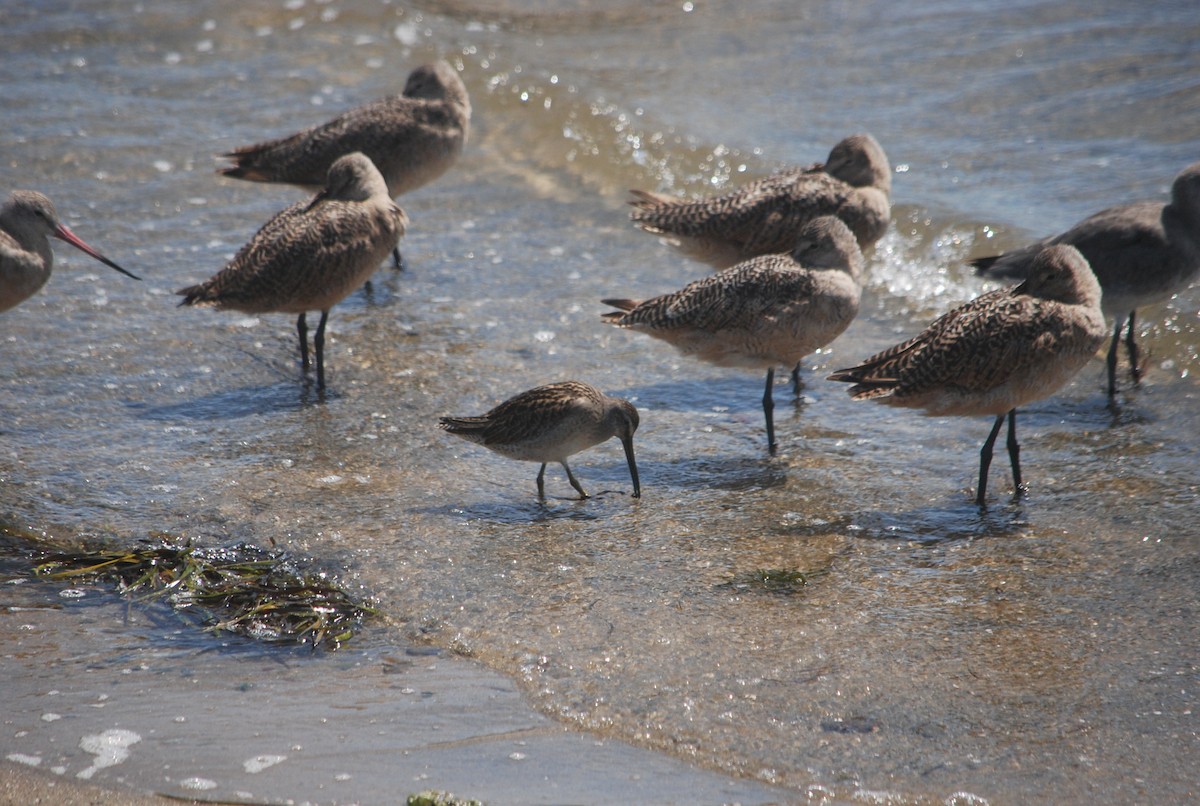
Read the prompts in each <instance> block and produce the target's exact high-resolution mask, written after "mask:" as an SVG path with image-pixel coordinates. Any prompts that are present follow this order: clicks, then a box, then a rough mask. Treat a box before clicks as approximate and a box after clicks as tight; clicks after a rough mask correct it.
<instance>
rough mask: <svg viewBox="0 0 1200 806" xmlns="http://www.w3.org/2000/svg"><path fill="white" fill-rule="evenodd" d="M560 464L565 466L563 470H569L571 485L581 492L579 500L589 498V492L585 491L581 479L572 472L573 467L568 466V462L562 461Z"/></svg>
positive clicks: (568, 477) (568, 475)
mask: <svg viewBox="0 0 1200 806" xmlns="http://www.w3.org/2000/svg"><path fill="white" fill-rule="evenodd" d="M560 464H561V465H562V466H563V470H565V471H567V481H569V482H571V486H572V487H574V488H575V489H576V490H577V491H578V492H579V500H580V501H582V500H583V499H585V498H587V497H588V494H587V493H585V492H584V491H583V486H582V485H581V484H580V483H579V479H577V478H575V474H574V473H572V472H571V468H569V467H567V463H566V462H561V463H560Z"/></svg>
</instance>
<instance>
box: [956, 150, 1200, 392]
mask: <svg viewBox="0 0 1200 806" xmlns="http://www.w3.org/2000/svg"><path fill="white" fill-rule="evenodd" d="M1059 243H1062V244H1070V245H1071V246H1074V247H1075V248H1076V249H1078V250H1079V251H1080V253H1081V254H1082V255H1083V257H1084V258H1085V259H1086V260H1087V262H1088V264H1089V265H1090V266H1091V267H1092V271H1093V272H1094V273H1095V275H1096V279H1097V280H1098V281H1099V282H1100V288H1101V289H1103V292H1104V297H1103V299H1102V300H1101V306H1102V307H1103V308H1104V312H1105V313H1106V314H1108V315H1109V316H1112V317H1113V319H1114V320H1115V321H1116V328H1115V329H1114V330H1113V334H1112V342H1111V344H1110V345H1109V348H1108V397H1109V399H1110V400H1111V399H1112V398H1113V397H1115V396H1116V393H1117V348H1118V347H1119V346H1120V342H1121V331H1122V329H1125V328H1127V329H1126V333H1125V349H1126V352H1127V353H1128V355H1129V374H1130V377H1132V378H1133V382H1134V383H1137V382H1139V381H1140V380H1141V377H1142V371H1143V370H1142V366H1141V365H1140V364H1139V363H1138V361H1139V357H1138V347H1137V342H1136V341H1135V338H1134V324H1135V315H1136V313H1137V309H1138V308H1141V307H1143V306H1145V305H1150V304H1152V303H1155V302H1162V301H1163V300H1166V299H1170V297H1171V296H1172V295H1173V294H1175V293H1177V292H1179V291H1182V290H1183V289H1185V288H1187V287H1188V285H1190V284H1191V282H1192V281H1193V280H1194V279H1195V278H1196V274H1197V272H1200V162H1196V163H1192V164H1191V165H1189V166H1188V167H1187V168H1185V169H1184V170H1183V171H1182V172H1181V173H1180V174H1179V176H1177V177H1176V178H1175V182H1174V183H1173V184H1172V186H1171V201H1170V202H1169V203H1167V204H1163V203H1162V202H1153V201H1145V202H1136V203H1134V204H1126V205H1121V206H1119V207H1110V208H1108V209H1106V210H1101V211H1100V212H1098V213H1096V214H1094V215H1091V216H1089V217H1088V218H1085V219H1084V220H1083V221H1080V222H1079V223H1078V224H1076V225H1075V226H1073V227H1071V228H1070V229H1069V230H1067V231H1066V232H1064V233H1062V234H1060V235H1055V236H1053V237H1051V238H1046V239H1043V240H1041V241H1038V242H1037V243H1033V244H1030V245H1029V246H1025V247H1023V248H1021V249H1014V250H1012V251H1009V252H1004V253H1003V254H1000V255H994V256H991V257H981V258H976V259H974V260H972V261H971V265H972V266H974V267H975V268H976V269H977V270H978V271H979V273H980V274H985V275H988V276H991V277H1002V278H1022V277H1025V276H1027V275H1028V273H1029V267H1030V265H1031V264H1032V262H1033V259H1034V257H1035V256H1036V255H1037V254H1038V252H1040V251H1041V250H1042V249H1043V248H1045V247H1046V246H1049V245H1051V244H1059Z"/></svg>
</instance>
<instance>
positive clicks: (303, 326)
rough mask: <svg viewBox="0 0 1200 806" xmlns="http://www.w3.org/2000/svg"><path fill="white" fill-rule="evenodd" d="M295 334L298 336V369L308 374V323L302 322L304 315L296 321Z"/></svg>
mask: <svg viewBox="0 0 1200 806" xmlns="http://www.w3.org/2000/svg"><path fill="white" fill-rule="evenodd" d="M296 333H298V334H299V335H300V369H302V370H303V371H305V372H308V322H306V321H304V314H300V316H299V317H297V319H296Z"/></svg>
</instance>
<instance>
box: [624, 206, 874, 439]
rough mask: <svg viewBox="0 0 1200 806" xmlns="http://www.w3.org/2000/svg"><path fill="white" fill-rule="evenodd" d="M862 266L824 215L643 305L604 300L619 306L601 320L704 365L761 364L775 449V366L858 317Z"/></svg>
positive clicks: (849, 241) (838, 226)
mask: <svg viewBox="0 0 1200 806" xmlns="http://www.w3.org/2000/svg"><path fill="white" fill-rule="evenodd" d="M862 264H863V259H862V253H861V252H860V251H859V248H858V244H857V243H855V240H854V236H853V235H852V234H851V232H850V230H849V229H848V228H847V227H846V225H845V224H843V223H842V222H841V221H840V220H839V219H837V218H834V217H832V216H823V217H821V218H818V219H816V220H814V221H811V222H809V223H808V224H806V225H805V226H804V228H803V229H802V230H801V231H800V235H799V237H798V238H797V239H796V241H795V242H794V243H793V248H792V251H791V252H790V253H788V254H778V255H762V256H759V257H756V258H752V259H750V260H747V261H746V262H744V263H739V264H738V265H736V266H734V267H732V268H730V269H726V270H724V271H721V272H718V273H716V274H713V275H710V276H708V277H704V278H702V279H700V280H697V281H695V282H693V283H690V284H688V285H687V286H686V287H684V288H683V289H681V290H679V291H676V292H675V293H673V294H664V295H662V296H660V297H655V298H653V299H649V300H646V301H645V302H639V301H637V300H630V299H605V300H602V302H604V304H605V305H611V306H613V307H614V308H618V309H620V310H619V311H614V312H610V313H606V314H604V315H603V319H604V320H605V321H606V322H609V323H611V324H613V325H616V326H618V327H624V328H630V329H633V330H638V331H641V332H643V333H646V334H648V335H650V336H653V337H654V338H656V339H662V340H663V341H665V342H667V343H669V344H671V345H673V346H675V347H676V348H677V349H678V350H679V351H680V352H682V353H683V354H685V355H691V356H695V357H696V358H699V359H700V360H701V361H707V362H708V363H710V364H715V365H717V366H722V367H747V368H751V369H765V370H766V371H767V380H766V390H765V392H764V393H763V416H764V419H765V420H766V427H767V447H768V450H769V451H770V452H771V453H772V454H774V453H775V451H776V443H775V422H774V401H773V396H772V387H773V385H774V381H775V367H776V366H777V365H780V364H782V365H785V366H788V367H794V366H796V364H797V363H798V362H799V361H800V359H801V358H803V357H804V356H806V355H808V354H809V353H811V352H812V351H814V350H816V349H818V348H820V347H824V346H825V345H826V344H828V343H829V342H831V341H833V340H834V339H835V338H837V337H838V336H839V335H840V334H841V333H842V331H843V330H845V329H846V327H847V326H848V325H849V324H850V322H851V321H852V320H853V319H854V317H855V316H856V315H857V314H858V301H859V295H860V286H859V283H860V280H861V276H862Z"/></svg>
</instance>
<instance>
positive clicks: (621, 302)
mask: <svg viewBox="0 0 1200 806" xmlns="http://www.w3.org/2000/svg"><path fill="white" fill-rule="evenodd" d="M600 302H601V303H602V304H604V305H610V306H612V307H613V308H619V309H620V310H622V311H632V310H633V309H634V308H636V307H637V306H639V305H641V304H642V303H641V301H639V300H636V299H602V300H600Z"/></svg>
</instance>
